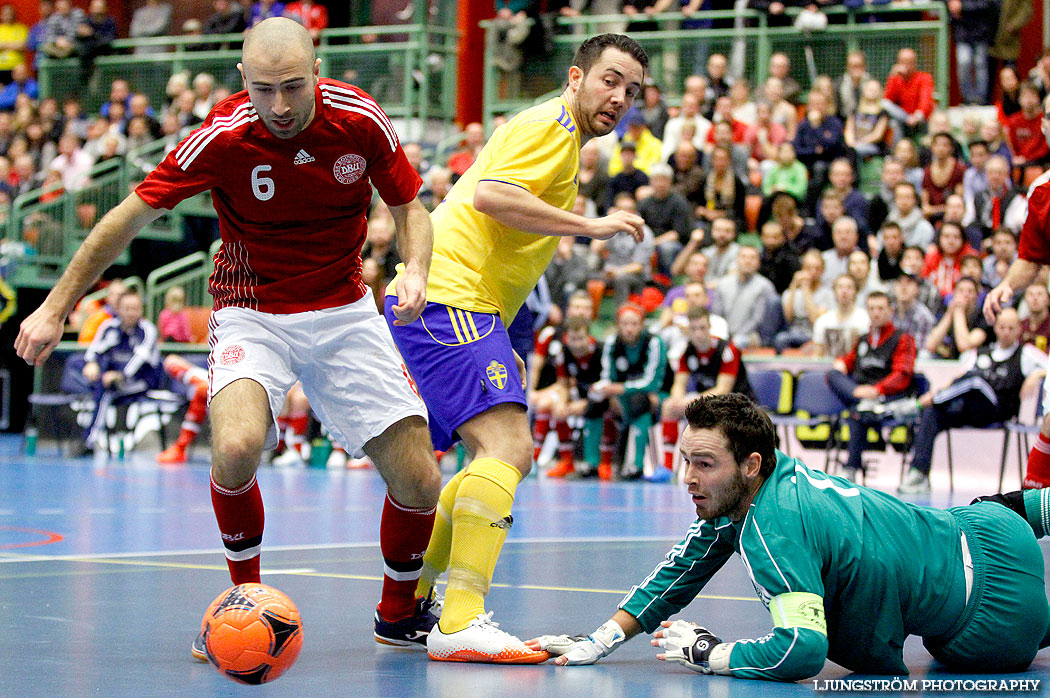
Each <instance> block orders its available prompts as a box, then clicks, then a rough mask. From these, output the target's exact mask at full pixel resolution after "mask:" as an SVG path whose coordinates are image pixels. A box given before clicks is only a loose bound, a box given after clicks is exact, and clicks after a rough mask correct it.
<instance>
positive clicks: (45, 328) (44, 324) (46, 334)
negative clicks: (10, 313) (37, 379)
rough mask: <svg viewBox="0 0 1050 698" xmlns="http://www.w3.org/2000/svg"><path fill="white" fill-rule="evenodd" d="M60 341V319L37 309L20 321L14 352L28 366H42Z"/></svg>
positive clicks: (42, 309) (41, 309)
mask: <svg viewBox="0 0 1050 698" xmlns="http://www.w3.org/2000/svg"><path fill="white" fill-rule="evenodd" d="M60 339H62V318H58V317H55V315H54V314H53V313H51V312H49V311H47V310H45V309H44V308H42V307H41V308H37V309H36V310H35V311H33V313H32V314H31V315H30V316H29V317H27V318H26V319H25V320H23V321H22V325H21V327H20V328H19V330H18V337H17V338H15V352H16V353H17V354H18V356H20V357H21V358H22V359H23V360H24V361H25V362H26V363H27V364H29V365H30V366H43V365H44V362H45V361H47V357H48V356H50V355H51V351H52V350H53V349H54V348H55V347H56V346H57V345H58V342H59V340H60Z"/></svg>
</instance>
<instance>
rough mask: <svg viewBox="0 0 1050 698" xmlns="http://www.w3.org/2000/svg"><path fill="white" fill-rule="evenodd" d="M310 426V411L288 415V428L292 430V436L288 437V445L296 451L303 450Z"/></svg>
mask: <svg viewBox="0 0 1050 698" xmlns="http://www.w3.org/2000/svg"><path fill="white" fill-rule="evenodd" d="M309 428H310V414H309V413H308V412H298V413H295V414H289V415H288V429H289V430H290V431H291V432H292V433H291V436H290V437H289V438H288V439H287V441H288V445H289V446H291V447H292V448H294V449H295V450H296V451H299V450H302V447H303V443H304V442H305V441H306V430H307V429H309Z"/></svg>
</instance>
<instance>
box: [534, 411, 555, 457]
mask: <svg viewBox="0 0 1050 698" xmlns="http://www.w3.org/2000/svg"><path fill="white" fill-rule="evenodd" d="M550 430H551V413H550V412H537V413H536V424H535V425H533V427H532V460H536V459H537V458H539V457H540V451H541V450H542V449H543V442H544V441H546V440H547V434H548V433H549V432H550Z"/></svg>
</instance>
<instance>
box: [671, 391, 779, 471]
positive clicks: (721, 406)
mask: <svg viewBox="0 0 1050 698" xmlns="http://www.w3.org/2000/svg"><path fill="white" fill-rule="evenodd" d="M685 418H686V419H687V420H688V421H689V426H690V427H691V428H693V429H717V430H718V431H720V432H722V435H723V436H725V438H726V441H727V442H728V444H729V452H730V453H732V454H733V460H734V461H736V463H737V465H740V464H742V463H743V462H744V461H745V460H747V457H748V456H750V455H751V454H752V453H757V454H758V455H759V456H761V457H762V465H761V467H760V468H759V471H758V472H759V474H760V475H762V476H763V477H768V476H769V475H770V473H772V472H773V468H774V467H776V464H777V457H776V453H775V452H774V450H775V449H776V447H777V445H778V440H777V432H776V429H774V428H773V423H772V422H771V421H769V417H768V416H767V415H766V412H765V410H763V409H762V408H761V407H759V406H758V405H756V404H755V403H754V402H753V401H752V400H751V398H749V397H747V396H745V395H741V394H740V393H728V394H726V395H708V396H705V397H700V398H697V399H695V400H693V401H692V402H690V403H689V405H688V406H687V407H686V408H685Z"/></svg>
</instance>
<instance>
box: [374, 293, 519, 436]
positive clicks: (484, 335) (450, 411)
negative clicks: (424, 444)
mask: <svg viewBox="0 0 1050 698" xmlns="http://www.w3.org/2000/svg"><path fill="white" fill-rule="evenodd" d="M395 303H397V298H396V297H394V296H387V297H386V303H385V304H384V315H385V316H386V321H387V325H389V326H390V334H391V335H393V337H394V343H395V344H396V345H397V348H398V350H399V351H400V352H401V356H402V358H403V359H404V361H405V365H406V366H408V370H409V372H410V373H411V374H412V379H413V380H415V382H416V387H417V388H418V389H419V394H420V395H421V396H422V397H423V402H425V403H426V405H427V411H428V413H429V423H430V436H431V438H432V439H433V441H434V448H436V449H438V450H439V451H447V450H448V449H449V448H450V447H451V446H452V445H453V444H454V443H456V442H457V441H459V436H458V435H457V434H456V429H458V428H459V426H460V425H461V424H463V423H464V422H466V421H467V420H468V419H470V418H471V417H475V416H477V415H479V414H481V413H482V412H484V411H485V410H487V409H489V408H491V407H493V406H495V405H498V404H500V403H501V402H517V403H520V404H521V405H523V406H524V405H526V404H527V403H526V402H525V392H524V391H523V390H522V388H521V376H520V375H519V374H518V367H517V364H516V363H515V361H514V351H513V350H512V349H511V346H510V339H509V338H508V337H507V330H506V329H505V328H504V327H503V322H502V321H501V320H500V318H499V315H495V314H491V313H472V312H470V311H467V310H460V309H459V308H453V307H450V306H447V305H442V304H441V303H435V302H433V301H428V302H427V306H426V308H425V309H424V310H423V315H422V316H421V317H420V318H419V320H416V321H415V322H413V323H412V324H411V325H395V324H394V314H393V312H392V310H391V308H392V307H393V306H394V304H395Z"/></svg>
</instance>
